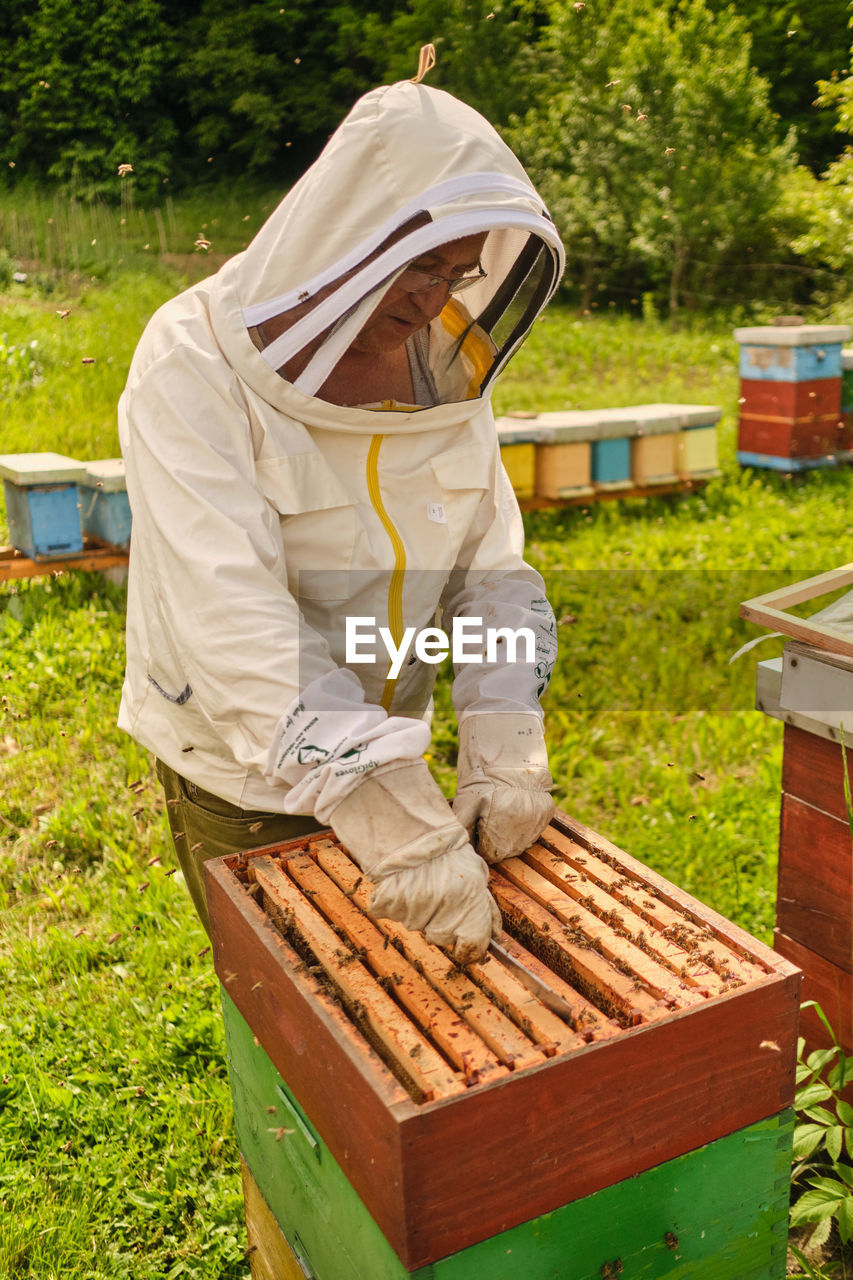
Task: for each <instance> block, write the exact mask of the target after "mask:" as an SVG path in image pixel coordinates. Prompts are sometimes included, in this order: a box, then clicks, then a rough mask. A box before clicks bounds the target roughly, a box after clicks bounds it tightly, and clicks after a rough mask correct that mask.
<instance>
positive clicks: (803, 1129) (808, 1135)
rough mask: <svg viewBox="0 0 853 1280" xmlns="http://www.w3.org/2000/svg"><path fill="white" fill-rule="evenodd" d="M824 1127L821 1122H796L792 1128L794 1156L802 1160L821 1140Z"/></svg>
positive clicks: (823, 1134)
mask: <svg viewBox="0 0 853 1280" xmlns="http://www.w3.org/2000/svg"><path fill="white" fill-rule="evenodd" d="M825 1134H826V1129H825V1127H824V1126H823V1125H822V1124H798V1125H797V1127H796V1128H795V1130H794V1157H795V1159H797V1160H804V1159H805V1158H806V1157H807V1156H810V1155H811V1154H812V1152H813V1151H816V1150H817V1148H818V1147H819V1146H820V1145H821V1143H822V1142H823V1139H824V1136H825Z"/></svg>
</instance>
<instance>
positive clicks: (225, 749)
mask: <svg viewBox="0 0 853 1280" xmlns="http://www.w3.org/2000/svg"><path fill="white" fill-rule="evenodd" d="M484 232H485V233H487V235H486V238H485V242H484V246H483V250H482V254H481V258H480V266H481V268H482V271H483V272H484V273H485V274H484V275H483V276H482V278H480V279H478V281H477V282H476V283H475V284H474V285H473V286H472V287H471V288H469V289H466V290H465V291H464V292H462V293H457V294H453V295H452V296H449V297H448V300H447V303H446V305H445V307H444V310H443V311H442V312H441V314H440V315H439V316H438V317H437V318H436V319H434V320H433V321H432V322H431V323H430V324H429V327H428V328H425V329H424V330H423V331H422V332H419V333H418V334H417V335H416V336H415V337H414V338H413V339H412V340H411V341H410V342H408V343H407V345H406V352H407V357H408V360H409V365H410V368H411V373H412V387H413V390H414V401H415V402H414V403H411V404H410V403H400V402H398V401H395V400H393V399H390V398H389V399H387V400H384V401H378V402H375V403H374V402H371V403H369V404H367V405H364V404H348V403H344V404H340V403H332V402H330V400H328V399H326V398H324V395H323V390H324V387H326V386H328V385H330V381H329V380H330V379H332V380H333V379H334V377H335V370H336V368H337V365H338V362H339V361H340V360H341V358H342V356H343V355H344V353H345V352H346V351H347V349H348V348H349V347H350V345H351V344H352V342H353V340H354V339H355V338H356V337H357V335H358V334H359V333H360V332H361V330H362V328H363V326H364V325H365V323H366V322H367V321H368V320H369V318H370V317H371V315H372V314H373V313H374V311H375V309H376V308H377V306H378V304H379V303H380V302H381V300H382V299H383V297H384V296H385V295H386V294H387V292H388V290H389V289H390V288H391V287H392V286H393V285H394V282H395V281H396V280H397V279H398V277H400V276H401V273H402V272H404V271H405V270H406V269H407V267H408V266H409V264H410V263H412V262H413V261H414V260H417V259H419V258H423V257H424V256H425V255H429V253H430V252H431V251H432V250H435V249H437V248H440V247H441V246H445V245H447V244H448V243H451V242H453V241H455V240H459V239H461V238H464V237H468V236H472V235H474V234H477V233H484ZM561 268H562V249H561V245H560V241H559V237H558V236H557V233H556V231H555V229H554V226H553V224H552V222H551V220H550V218H549V217H548V215H547V212H546V211H545V209H544V208H543V205H542V202H541V200H540V199H539V197H538V196H537V194H536V192H535V190H534V188H533V186H532V185H531V183H530V181H529V179H528V178H527V176H526V174H525V173H524V170H523V169H522V167H521V166H520V164H519V163H518V161H517V160H516V159H515V157H514V156H513V155H512V153H511V152H510V151H509V149H508V148H507V147H506V146H505V144H504V143H503V142H502V141H501V139H500V138H499V137H498V135H497V134H496V133H495V131H494V130H493V129H492V128H491V126H489V125H488V124H487V122H486V121H485V120H483V118H482V117H481V116H479V115H478V114H477V113H476V112H474V111H472V110H471V109H470V108H467V107H465V106H464V105H462V104H461V103H459V102H458V101H456V100H455V99H453V98H452V97H450V96H449V95H447V94H445V93H442V92H440V91H437V90H434V89H430V88H427V87H426V86H424V85H415V84H411V83H403V84H397V85H393V86H391V87H389V88H383V89H379V90H376V91H375V92H372V93H370V94H368V95H367V96H366V97H364V98H363V99H361V100H360V101H359V102H358V103H357V104H356V106H355V108H354V109H353V111H352V112H351V113H350V115H349V116H348V117H347V119H346V120H345V121H344V123H343V124H342V125H341V126H340V128H339V129H338V130H337V131H336V133H335V134H334V135H333V136H332V138H331V139H330V141H329V143H328V145H327V146H326V148H325V150H324V151H323V153H322V155H321V156H320V157H319V159H318V160H317V162H316V163H315V164H314V165H313V166H312V167H311V169H309V170H308V172H307V173H306V174H305V175H304V176H303V178H302V179H301V180H300V181H299V182H298V183H297V184H296V186H295V187H294V188H293V189H292V190H291V191H290V193H289V194H288V195H287V196H286V197H285V199H284V200H283V201H282V203H281V204H280V205H279V207H278V208H277V209H276V210H275V212H274V213H273V214H272V215H271V217H270V218H269V219H268V221H267V222H266V224H265V225H264V226H263V227H262V229H261V230H260V232H259V233H258V234H257V236H256V237H255V239H254V240H253V241H252V243H251V244H250V245H249V247H248V248H247V249H246V250H245V251H244V252H243V253H241V254H239V255H237V256H236V257H234V258H232V259H231V260H230V261H229V262H228V263H227V264H226V265H225V266H224V267H223V268H222V270H221V271H220V272H219V273H218V274H217V275H216V276H214V277H212V278H211V279H209V280H206V281H203V282H202V283H201V284H199V285H196V286H194V287H193V288H191V289H189V290H187V291H186V292H185V293H183V294H181V295H180V296H179V297H177V298H175V299H173V300H172V301H170V302H169V303H167V304H166V305H165V306H164V307H163V308H161V310H160V311H159V312H158V313H157V315H156V316H155V317H154V319H153V320H152V321H151V323H150V324H149V326H148V328H147V330H146V332H145V334H144V336H143V339H142V341H141V343H140V345H139V348H138V349H137V352H136V355H135V357H134V360H133V364H132V366H131V370H130V375H129V379H128V384H127V388H126V390H125V393H124V395H123V397H122V401H121V405H120V414H119V418H120V435H121V442H122V450H123V453H124V456H125V460H126V464H127V480H128V491H129V496H130V500H131V505H132V509H133V519H134V526H133V540H132V549H131V572H130V583H129V599H128V632H127V676H126V680H125V685H124V691H123V699H122V707H121V716H120V724H121V725H122V727H123V728H125V729H126V730H127V731H128V732H130V733H131V734H133V736H134V737H136V738H137V739H138V740H139V741H141V742H142V743H143V744H144V745H145V746H147V747H148V748H150V749H151V750H152V751H154V752H155V753H156V754H157V755H158V756H160V757H161V758H162V759H163V760H164V761H165V762H166V763H167V764H168V765H169V766H170V767H171V768H172V769H174V770H176V771H177V772H179V773H180V774H182V775H183V776H184V777H186V778H187V779H189V780H190V781H192V782H195V783H196V784H197V785H199V786H200V787H203V788H205V789H206V790H208V791H211V792H214V793H215V794H217V795H219V796H222V797H223V798H224V799H226V800H228V801H230V802H232V803H234V804H237V805H241V806H243V807H244V808H248V809H264V810H268V811H275V812H301V813H315V814H316V815H317V817H318V819H319V820H320V821H325V820H326V818H327V817H328V815H329V814H330V813H331V812H332V811H333V810H334V809H335V807H336V806H338V805H339V804H340V803H341V802H342V800H344V799H345V798H346V797H348V796H349V795H351V793H352V791H353V789H354V788H355V787H357V786H358V784H359V782H360V781H362V780H363V779H364V775H365V774H366V773H368V772H370V771H372V770H374V769H376V768H381V767H383V766H389V767H394V768H397V767H400V766H401V765H405V764H406V762H416V761H420V758H421V756H422V754H423V752H424V750H425V749H426V746H427V743H428V741H429V731H428V729H427V727H426V725H425V723H424V721H423V719H422V717H423V716H424V713H425V711H426V709H427V706H428V704H429V700H430V696H431V691H432V685H433V680H434V674H435V667H434V666H433V665H431V664H430V663H428V662H426V661H422V660H420V659H418V658H416V657H414V656H413V655H412V654H406V655H405V656H404V659H403V661H402V665H401V669H400V671H399V673H398V674H397V675H396V676H395V677H391V676H390V675H389V672H390V670H391V661H390V659H389V658H388V655H387V653H386V651H385V649H384V648H383V647H382V645H381V644H380V643H379V641H378V639H377V641H376V643H375V644H374V646H373V653H374V655H375V660H373V661H364V660H362V661H357V660H350V661H348V660H347V627H346V620H347V618H348V617H350V618H352V617H359V618H362V619H365V618H367V619H373V620H375V628H376V629H377V632H378V629H379V628H381V627H384V628H386V629H387V631H388V633H389V635H390V636H391V637H393V638H394V640H395V642H396V643H398V644H399V642H400V640H401V637H402V636H403V634H404V632H405V629H406V628H407V627H414V628H415V629H416V630H418V631H419V630H421V629H423V628H425V627H429V626H432V625H434V624H435V622H436V619H439V620H440V625H441V626H442V628H443V629H444V630H445V631H447V632H450V631H451V629H452V625H453V620H454V618H458V617H468V618H482V619H483V626H484V628H488V627H491V628H495V627H509V628H511V629H513V630H514V631H517V630H518V629H519V628H525V627H526V628H528V629H530V630H531V631H532V632H533V634H534V636H535V648H536V653H535V658H534V661H533V662H531V663H523V662H515V663H512V662H509V661H507V659H506V658H505V657H502V656H501V654H500V653H498V654H494V653H492V655H491V656H490V657H489V655H487V654H486V653H485V651H484V652H483V653H482V654H481V655H480V656H481V658H482V661H479V662H469V663H467V664H464V665H463V664H460V665H459V666H458V668H457V670H456V678H455V681H454V704H455V709H456V712H457V716H458V718H459V720H460V724H462V723H463V722H464V721H465V720H466V719H467V718H469V717H473V716H477V717H482V716H484V715H487V714H492V713H495V712H498V713H501V714H503V715H504V716H524V717H537V718H538V720H537V722H538V723H541V713H540V711H539V705H538V695H539V694H540V693H541V691H542V689H543V688H544V686H545V685H546V684H547V681H548V678H549V674H550V669H551V666H552V664H553V660H554V652H555V643H554V624H553V615H552V614H551V612H550V609H549V607H548V605H547V602H546V600H545V597H544V590H543V583H542V580H541V578H540V577H539V575H538V574H536V573H535V572H534V571H533V570H532V569H530V568H529V566H527V565H526V564H525V563H524V560H523V555H522V548H523V532H522V526H521V519H520V515H519V512H518V507H517V504H516V502H515V498H514V495H513V493H512V489H511V487H510V485H509V482H508V481H507V478H506V476H505V473H504V472H503V469H502V467H501V464H500V456H499V450H498V446H497V440H496V433H495V428H494V421H493V418H492V414H491V410H490V407H489V403H488V400H489V393H490V388H491V386H492V384H493V381H494V378H495V376H496V374H497V373H498V372H499V371H500V369H501V368H502V367H503V366H504V364H505V363H506V361H507V360H508V359H509V357H510V356H511V354H512V353H513V351H514V350H515V349H516V348H517V347H518V345H519V344H520V342H521V341H522V340H523V338H524V336H525V334H526V333H527V331H528V329H529V328H530V326H531V324H532V323H533V321H534V320H535V318H536V316H537V315H538V313H539V311H540V310H541V309H542V307H543V306H544V305H545V303H546V302H547V301H548V299H549V298H550V296H551V295H552V293H553V291H554V289H555V288H556V285H557V282H558V279H559V275H560V271H561ZM472 767H473V766H472ZM524 767H526V765H525V766H524ZM477 776H478V777H479V774H478V775H477ZM478 785H479V784H478ZM478 795H479V792H478ZM477 803H478V804H479V803H480V801H479V800H478V802H477ZM472 812H473V810H472ZM468 816H469V818H470V815H468ZM463 821H466V819H463ZM454 838H455V837H454ZM451 843H452V841H451Z"/></svg>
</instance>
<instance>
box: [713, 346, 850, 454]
mask: <svg viewBox="0 0 853 1280" xmlns="http://www.w3.org/2000/svg"><path fill="white" fill-rule="evenodd" d="M849 337H850V330H849V328H847V327H846V326H844V325H765V326H762V327H758V328H748V329H736V330H735V338H736V340H737V342H738V343H739V346H740V356H739V368H740V378H741V383H740V421H739V426H738V461H739V462H740V463H741V464H742V465H743V466H757V467H769V468H771V469H775V470H786V471H796V470H803V469H804V468H809V467H820V466H833V465H834V464H835V462H836V460H837V459H836V455H837V453H838V451H839V450H840V449H841V448H842V420H841V398H842V397H841V390H842V388H841V372H842V368H841V366H842V357H841V344H842V342H843V341H844V340H845V339H847V338H849Z"/></svg>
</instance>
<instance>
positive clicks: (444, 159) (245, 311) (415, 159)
mask: <svg viewBox="0 0 853 1280" xmlns="http://www.w3.org/2000/svg"><path fill="white" fill-rule="evenodd" d="M483 232H486V233H487V237H486V241H485V244H484V248H483V252H482V255H481V258H480V261H481V265H482V268H483V269H484V270H485V272H486V273H487V274H486V276H485V278H484V279H483V280H481V281H479V282H478V283H477V284H475V285H473V286H472V287H471V288H469V289H466V290H465V291H464V292H462V293H459V294H454V295H451V296H449V297H448V299H447V303H446V305H445V307H444V310H443V311H442V312H441V314H440V315H439V316H438V317H437V318H436V319H434V320H432V321H431V322H430V324H429V330H428V333H427V335H426V337H427V340H428V351H429V364H430V368H431V370H432V372H433V373H434V374H435V385H436V386H437V387H438V388H439V394H440V398H439V402H438V403H434V404H433V405H432V406H431V407H427V408H416V409H415V410H414V411H408V412H402V411H397V410H396V409H394V410H391V411H390V412H388V411H387V408H386V409H385V411H381V410H380V409H379V408H377V409H374V408H372V407H371V408H358V407H343V406H340V405H336V404H330V403H328V402H327V401H325V400H323V399H322V396H321V395H320V394H319V392H320V389H321V388H322V387H323V385H324V383H325V381H326V379H327V378H328V377H329V375H330V373H331V372H332V371H333V370H334V368H335V366H336V364H337V362H338V361H339V360H340V359H341V357H342V355H343V354H344V353H345V352H346V351H347V349H348V347H349V346H350V344H351V343H352V342H353V340H354V339H355V338H356V337H357V335H358V334H359V332H360V331H361V329H362V328H363V326H364V324H365V322H366V321H367V319H368V317H369V316H370V315H371V314H372V312H373V311H374V310H375V308H376V306H377V304H378V303H379V302H380V301H381V299H382V298H383V296H384V295H385V293H386V292H387V291H388V289H389V288H390V287H391V286H392V285H393V283H394V281H395V279H396V278H397V277H398V276H399V275H400V274H401V272H402V271H403V270H405V268H406V267H407V266H408V265H409V264H410V263H411V262H412V261H413V260H415V259H417V258H419V257H423V256H424V255H427V254H429V253H430V252H431V251H433V250H435V249H437V248H439V247H440V246H443V245H446V244H448V243H449V242H452V241H454V240H458V239H461V238H463V237H467V236H471V235H474V234H478V233H483ZM563 262H564V254H563V248H562V245H561V243H560V238H559V236H558V234H557V231H556V229H555V227H554V224H553V222H552V221H551V219H550V217H549V215H548V212H547V210H546V209H545V207H544V205H543V203H542V200H541V199H540V198H539V196H538V195H537V193H536V190H535V188H534V187H533V184H532V183H531V181H530V179H529V178H528V177H527V174H526V173H525V171H524V169H523V168H522V166H521V164H520V163H519V161H518V160H517V159H516V157H515V156H514V155H513V153H512V152H511V151H510V149H509V148H508V147H507V145H506V143H504V142H503V140H502V139H501V138H500V137H499V136H498V134H497V133H496V132H495V130H494V129H493V128H492V126H491V125H490V124H489V123H488V122H487V121H486V120H485V119H484V118H483V117H482V116H481V115H479V113H478V112H476V111H474V110H472V108H470V107H467V106H465V105H464V104H463V103H461V102H459V101H458V100H457V99H455V98H453V97H452V96H451V95H450V94H447V93H444V92H443V91H441V90H439V89H432V88H429V87H427V86H426V85H423V84H414V83H411V82H408V81H407V82H402V83H399V84H395V85H391V86H388V87H385V88H381V89H376V90H373V91H372V92H370V93H368V94H366V95H365V96H364V97H363V98H361V99H360V100H359V101H358V102H357V103H356V105H355V106H354V108H353V109H352V111H351V112H350V114H349V115H348V116H347V117H346V119H345V120H344V122H343V123H342V124H341V125H340V127H339V128H338V129H337V130H336V131H335V133H334V134H332V136H331V138H330V140H329V142H328V143H327V145H326V147H325V148H324V150H323V152H322V154H321V155H320V156H319V158H318V159H317V161H316V162H315V163H314V164H313V165H312V166H311V168H310V169H308V171H307V172H306V173H305V174H304V175H303V176H302V178H301V179H300V180H299V181H298V182H297V183H296V185H295V186H294V187H293V188H292V189H291V191H290V192H289V193H288V194H287V196H285V198H284V199H283V200H282V202H281V204H280V205H279V206H278V208H277V209H276V210H275V212H274V213H273V214H272V215H271V216H270V217H269V219H268V220H267V222H266V223H265V224H264V226H263V227H262V228H261V230H260V231H259V232H258V234H257V235H256V236H255V238H254V239H253V240H252V242H251V243H250V244H249V246H248V247H247V248H246V249H245V250H244V251H243V252H242V253H240V254H238V255H237V256H236V257H234V258H232V259H230V260H229V262H227V263H226V264H225V266H224V267H223V268H222V270H221V271H220V272H219V273H218V274H217V275H216V276H215V277H214V278H213V280H212V281H211V282H210V286H211V293H210V299H209V305H210V316H211V322H212V325H213V329H214V333H215V335H216V339H217V341H218V343H219V345H220V347H221V349H222V350H223V352H224V353H225V355H226V357H227V358H228V360H229V361H230V363H231V364H232V365H233V367H234V368H235V369H236V371H237V372H238V373H239V375H240V377H241V378H242V379H244V380H245V381H246V382H247V383H248V384H249V385H250V386H251V388H252V389H253V390H254V391H255V392H257V393H258V394H259V395H260V396H261V397H262V398H263V399H265V400H267V401H268V402H269V403H270V404H272V405H273V406H275V407H277V408H279V409H280V410H282V411H283V412H285V413H287V414H290V415H292V416H294V417H297V418H298V419H299V420H300V421H302V422H305V423H308V424H310V425H312V426H317V427H328V428H331V429H334V430H353V431H359V432H364V431H375V430H377V429H380V428H379V425H378V423H379V420H381V429H382V430H386V431H387V430H388V429H393V430H394V431H395V432H399V431H423V430H425V429H429V428H430V427H431V426H436V427H439V426H440V427H445V426H447V425H450V424H452V423H453V422H454V421H460V422H461V421H463V420H465V419H466V418H470V417H471V414H472V411H474V410H475V409H476V408H477V407H479V406H480V405H481V404H482V402H483V400H484V399H487V398H488V396H489V393H490V388H491V386H492V383H493V380H494V377H495V375H496V374H497V373H498V372H499V371H500V369H501V368H503V366H504V365H505V363H506V361H507V360H508V359H509V357H510V356H511V355H512V353H513V351H515V349H516V348H517V347H518V346H519V344H520V343H521V342H522V340H523V339H524V337H525V335H526V333H527V332H528V330H529V329H530V326H531V325H532V324H533V322H534V320H535V319H536V316H537V315H538V314H539V312H540V311H541V310H542V308H543V307H544V306H545V304H546V303H547V302H548V300H549V299H550V297H551V296H552V294H553V293H554V290H555V289H556V287H557V284H558V281H559V277H560V273H561V271H562V268H563ZM272 322H275V323H272ZM265 324H266V325H267V327H268V328H269V329H271V330H273V331H274V333H275V336H274V337H272V338H271V339H269V340H268V339H267V338H266V336H263V337H259V334H263V333H264V327H265ZM285 365H287V366H288V368H289V369H290V370H293V369H296V370H297V371H298V372H296V373H292V374H291V376H290V378H285V377H283V376H282V374H281V373H279V372H278V370H281V369H282V368H283V367H284V366H285ZM472 402H474V403H472Z"/></svg>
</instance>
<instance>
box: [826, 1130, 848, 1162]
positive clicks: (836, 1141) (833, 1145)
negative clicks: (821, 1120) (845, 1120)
mask: <svg viewBox="0 0 853 1280" xmlns="http://www.w3.org/2000/svg"><path fill="white" fill-rule="evenodd" d="M843 1138H844V1128H843V1126H842V1125H840V1124H834V1125H832V1127H831V1128H829V1129H827V1131H826V1149H827V1151H828V1152H829V1155H830V1156H831V1158H832V1160H833V1161H836V1160H838V1159H839V1158H840V1156H841V1142H842V1139H843Z"/></svg>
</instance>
